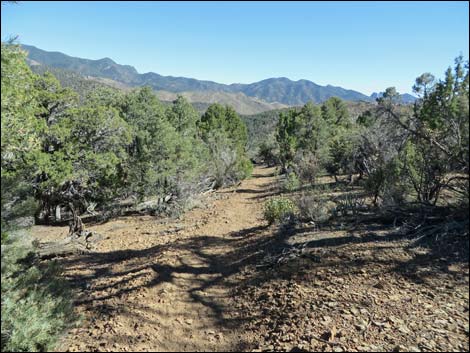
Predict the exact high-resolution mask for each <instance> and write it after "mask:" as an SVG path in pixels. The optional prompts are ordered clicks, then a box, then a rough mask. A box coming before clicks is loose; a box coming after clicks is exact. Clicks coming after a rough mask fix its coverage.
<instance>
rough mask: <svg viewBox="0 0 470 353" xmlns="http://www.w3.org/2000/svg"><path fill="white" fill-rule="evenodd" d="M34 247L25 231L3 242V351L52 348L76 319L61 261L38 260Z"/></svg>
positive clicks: (29, 350) (32, 350)
mask: <svg viewBox="0 0 470 353" xmlns="http://www.w3.org/2000/svg"><path fill="white" fill-rule="evenodd" d="M2 238H3V237H2ZM32 250H33V245H32V242H31V240H30V238H28V236H27V234H26V233H25V232H24V231H21V234H20V232H17V233H15V234H9V236H8V238H6V239H5V240H4V241H3V242H2V255H1V259H2V260H1V261H2V262H1V263H2V277H1V279H2V285H1V289H2V319H1V320H2V329H1V338H2V339H1V350H2V352H21V351H28V352H37V351H48V350H51V349H53V348H54V344H55V343H56V342H57V339H58V338H59V337H60V335H61V334H62V333H63V332H64V330H65V329H66V328H68V327H70V325H71V324H72V323H73V322H74V321H75V318H76V317H75V315H74V313H73V308H72V304H71V301H70V298H71V296H70V292H69V289H68V288H67V286H66V283H65V281H64V280H63V279H61V278H60V277H59V273H60V268H59V267H58V266H57V263H55V262H48V263H47V264H41V263H38V262H37V259H36V258H35V256H34V253H33V252H32Z"/></svg>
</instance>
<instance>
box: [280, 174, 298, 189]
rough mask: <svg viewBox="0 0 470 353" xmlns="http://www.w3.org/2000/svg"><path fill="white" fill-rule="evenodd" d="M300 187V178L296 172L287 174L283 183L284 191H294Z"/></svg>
mask: <svg viewBox="0 0 470 353" xmlns="http://www.w3.org/2000/svg"><path fill="white" fill-rule="evenodd" d="M299 187H300V180H299V178H298V177H297V175H296V174H295V173H289V174H287V177H286V179H285V180H284V181H283V183H282V188H283V190H284V191H287V192H292V191H295V190H297V189H298V188H299Z"/></svg>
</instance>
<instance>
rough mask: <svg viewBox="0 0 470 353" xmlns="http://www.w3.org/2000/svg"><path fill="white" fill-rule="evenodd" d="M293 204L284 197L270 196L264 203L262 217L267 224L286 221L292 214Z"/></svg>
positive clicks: (293, 210) (293, 211)
mask: <svg viewBox="0 0 470 353" xmlns="http://www.w3.org/2000/svg"><path fill="white" fill-rule="evenodd" d="M294 213H295V204H294V203H293V202H292V201H291V200H290V199H287V198H285V197H275V198H272V199H270V200H268V201H266V203H265V204H264V219H266V220H267V221H268V222H269V224H273V223H274V222H280V223H283V222H286V221H288V220H289V219H291V218H292V217H293V216H294Z"/></svg>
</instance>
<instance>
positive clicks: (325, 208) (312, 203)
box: [297, 191, 332, 222]
mask: <svg viewBox="0 0 470 353" xmlns="http://www.w3.org/2000/svg"><path fill="white" fill-rule="evenodd" d="M297 207H298V209H299V214H300V217H301V218H302V219H303V220H309V221H313V222H324V221H326V220H328V219H329V218H330V216H331V208H332V207H331V203H330V202H329V201H328V198H327V197H326V196H322V195H321V194H320V192H318V191H315V192H311V193H308V194H305V193H304V194H302V195H301V196H300V198H299V199H298V200H297Z"/></svg>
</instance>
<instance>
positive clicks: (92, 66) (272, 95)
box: [22, 45, 414, 114]
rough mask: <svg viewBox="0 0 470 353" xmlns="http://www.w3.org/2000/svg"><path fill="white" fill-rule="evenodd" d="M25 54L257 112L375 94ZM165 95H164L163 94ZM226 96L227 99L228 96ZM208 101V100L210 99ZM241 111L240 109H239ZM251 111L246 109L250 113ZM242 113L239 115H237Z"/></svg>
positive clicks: (33, 61)
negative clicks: (223, 79) (209, 77)
mask: <svg viewBox="0 0 470 353" xmlns="http://www.w3.org/2000/svg"><path fill="white" fill-rule="evenodd" d="M22 47H23V48H24V49H25V50H26V51H27V52H28V59H29V64H30V65H32V66H34V65H46V66H49V67H53V68H58V69H63V70H68V71H72V72H75V73H78V74H80V75H82V76H85V77H87V78H89V79H96V80H100V81H102V82H103V81H104V83H106V81H108V83H110V82H111V83H112V82H115V83H116V84H115V85H121V86H123V87H137V86H143V85H148V86H150V87H152V88H153V89H154V90H155V91H157V92H160V93H159V94H160V95H161V96H162V95H163V96H167V97H170V96H172V95H171V94H170V93H173V94H175V93H181V94H183V95H184V96H186V97H191V99H190V100H192V101H193V102H196V101H197V100H195V99H204V100H199V102H204V103H211V102H213V101H218V102H220V100H221V99H222V100H225V101H238V100H240V99H241V100H243V101H244V102H243V104H247V102H248V101H249V100H250V99H254V101H249V104H248V105H251V106H252V107H253V106H256V108H255V111H256V112H258V111H262V110H260V109H265V110H269V109H280V108H283V107H285V106H298V105H303V104H305V103H306V102H308V101H313V102H314V103H321V102H323V101H325V100H327V99H328V98H330V97H339V98H341V99H344V100H349V101H364V102H374V101H375V98H376V97H377V94H375V96H374V94H373V95H372V96H367V95H365V94H362V93H360V92H357V91H354V90H348V89H344V88H342V87H335V86H331V85H327V86H321V85H318V84H316V83H314V82H311V81H308V80H298V81H292V80H290V79H288V78H285V77H278V78H268V79H266V80H262V81H259V82H255V83H250V84H240V83H234V84H230V85H226V84H221V83H217V82H213V81H204V80H197V79H194V78H186V77H174V76H162V75H159V74H157V73H154V72H148V73H143V74H140V73H138V72H137V70H136V69H135V68H134V67H133V66H130V65H120V64H117V63H116V62H114V61H113V60H112V59H110V58H103V59H99V60H91V59H82V58H76V57H72V56H68V55H66V54H63V53H60V52H49V51H45V50H42V49H39V48H36V47H34V46H30V45H23V46H22ZM162 92H165V93H162ZM227 94H228V96H227ZM402 97H403V98H404V99H403V101H404V102H405V101H406V102H411V101H413V98H414V97H413V96H411V95H409V94H405V95H402ZM209 98H210V99H209ZM223 103H225V102H223ZM239 108H240V107H239ZM250 109H251V108H247V110H250ZM240 113H241V112H240ZM250 113H253V111H251V110H250V111H244V112H243V113H242V114H250Z"/></svg>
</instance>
